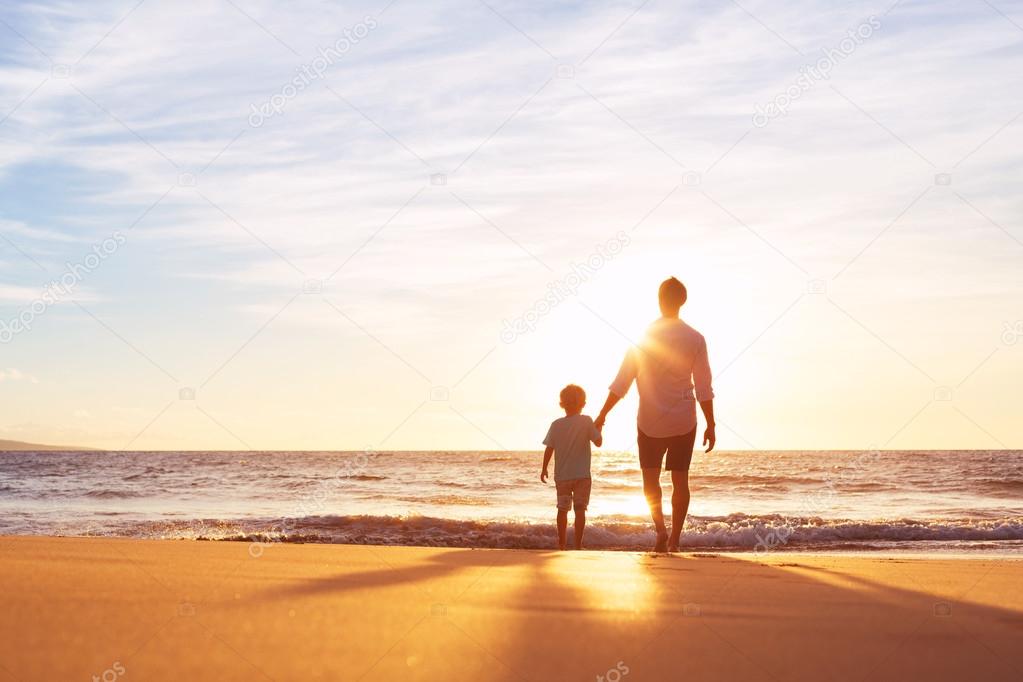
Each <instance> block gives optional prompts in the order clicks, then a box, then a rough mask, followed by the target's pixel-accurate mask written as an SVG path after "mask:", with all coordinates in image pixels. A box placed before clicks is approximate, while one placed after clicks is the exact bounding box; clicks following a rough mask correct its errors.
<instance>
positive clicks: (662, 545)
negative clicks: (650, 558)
mask: <svg viewBox="0 0 1023 682" xmlns="http://www.w3.org/2000/svg"><path fill="white" fill-rule="evenodd" d="M654 551H655V552H660V553H664V552H667V551H668V534H667V533H658V534H657V544H656V545H654Z"/></svg>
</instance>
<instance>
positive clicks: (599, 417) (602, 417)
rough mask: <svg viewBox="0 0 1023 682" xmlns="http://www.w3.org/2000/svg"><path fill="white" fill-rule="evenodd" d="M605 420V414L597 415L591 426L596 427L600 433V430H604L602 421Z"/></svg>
mask: <svg viewBox="0 0 1023 682" xmlns="http://www.w3.org/2000/svg"><path fill="white" fill-rule="evenodd" d="M606 418H607V415H605V414H598V415H597V418H596V419H594V420H593V425H594V426H595V427H597V431H600V430H602V429H603V428H604V420H605V419H606Z"/></svg>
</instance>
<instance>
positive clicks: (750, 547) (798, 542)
mask: <svg viewBox="0 0 1023 682" xmlns="http://www.w3.org/2000/svg"><path fill="white" fill-rule="evenodd" d="M99 534H128V535H134V536H142V537H161V538H187V539H197V540H233V541H245V542H257V543H272V542H297V543H303V542H315V543H340V544H364V545H413V546H435V547H487V548H507V549H548V548H550V547H552V546H553V545H554V544H555V530H554V526H553V524H547V523H526V522H512V521H468V520H459V519H446V518H438V517H430V516H306V517H300V518H290V519H262V520H239V521H221V520H208V519H204V520H200V521H196V522H192V523H189V522H184V521H175V522H173V523H170V522H168V523H161V522H156V523H152V522H148V523H146V524H141V525H136V526H125V527H122V528H120V529H119V532H118V531H112V532H111V533H99ZM654 539H655V538H654V534H653V532H652V530H651V528H650V524H649V521H648V520H646V519H641V518H639V517H626V516H617V517H608V518H598V519H595V520H593V521H592V522H591V523H589V524H587V528H586V545H587V547H589V548H591V549H606V550H645V549H649V548H650V547H652V546H653V543H654ZM1019 541H1023V517H1012V518H1001V519H987V520H968V519H947V520H941V521H918V520H913V519H896V520H870V521H859V520H849V519H845V520H834V519H821V518H818V517H800V518H795V517H784V516H780V515H774V514H772V515H762V516H755V515H746V514H732V515H729V516H721V517H690V519H689V521H688V523H687V526H686V532H685V534H684V535H683V542H682V544H683V548H684V549H687V550H703V549H715V550H726V551H754V552H765V551H783V550H796V551H798V550H803V551H814V550H818V551H819V550H839V549H841V550H869V549H880V548H886V549H887V548H891V547H893V546H909V547H911V546H913V545H915V544H917V543H927V544H930V545H933V544H935V543H938V544H944V545H948V546H963V547H969V546H970V543H977V546H981V543H1017V542H1019Z"/></svg>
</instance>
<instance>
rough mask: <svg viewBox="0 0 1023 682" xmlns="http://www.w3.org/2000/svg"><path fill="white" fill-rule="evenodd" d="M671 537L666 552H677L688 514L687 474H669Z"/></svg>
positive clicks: (675, 472) (674, 472) (677, 472)
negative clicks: (670, 488)
mask: <svg viewBox="0 0 1023 682" xmlns="http://www.w3.org/2000/svg"><path fill="white" fill-rule="evenodd" d="M671 486H672V491H671V537H670V538H669V539H668V551H669V552H677V551H678V545H679V541H680V540H681V538H682V527H683V526H685V525H686V514H688V513H689V472H688V471H672V472H671Z"/></svg>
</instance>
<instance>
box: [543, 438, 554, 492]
mask: <svg viewBox="0 0 1023 682" xmlns="http://www.w3.org/2000/svg"><path fill="white" fill-rule="evenodd" d="M553 454H554V448H552V447H551V446H549V445H548V446H547V449H546V450H544V451H543V470H542V471H541V472H540V482H541V483H546V482H547V476H548V473H547V465H549V464H550V463H551V456H552V455H553Z"/></svg>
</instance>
